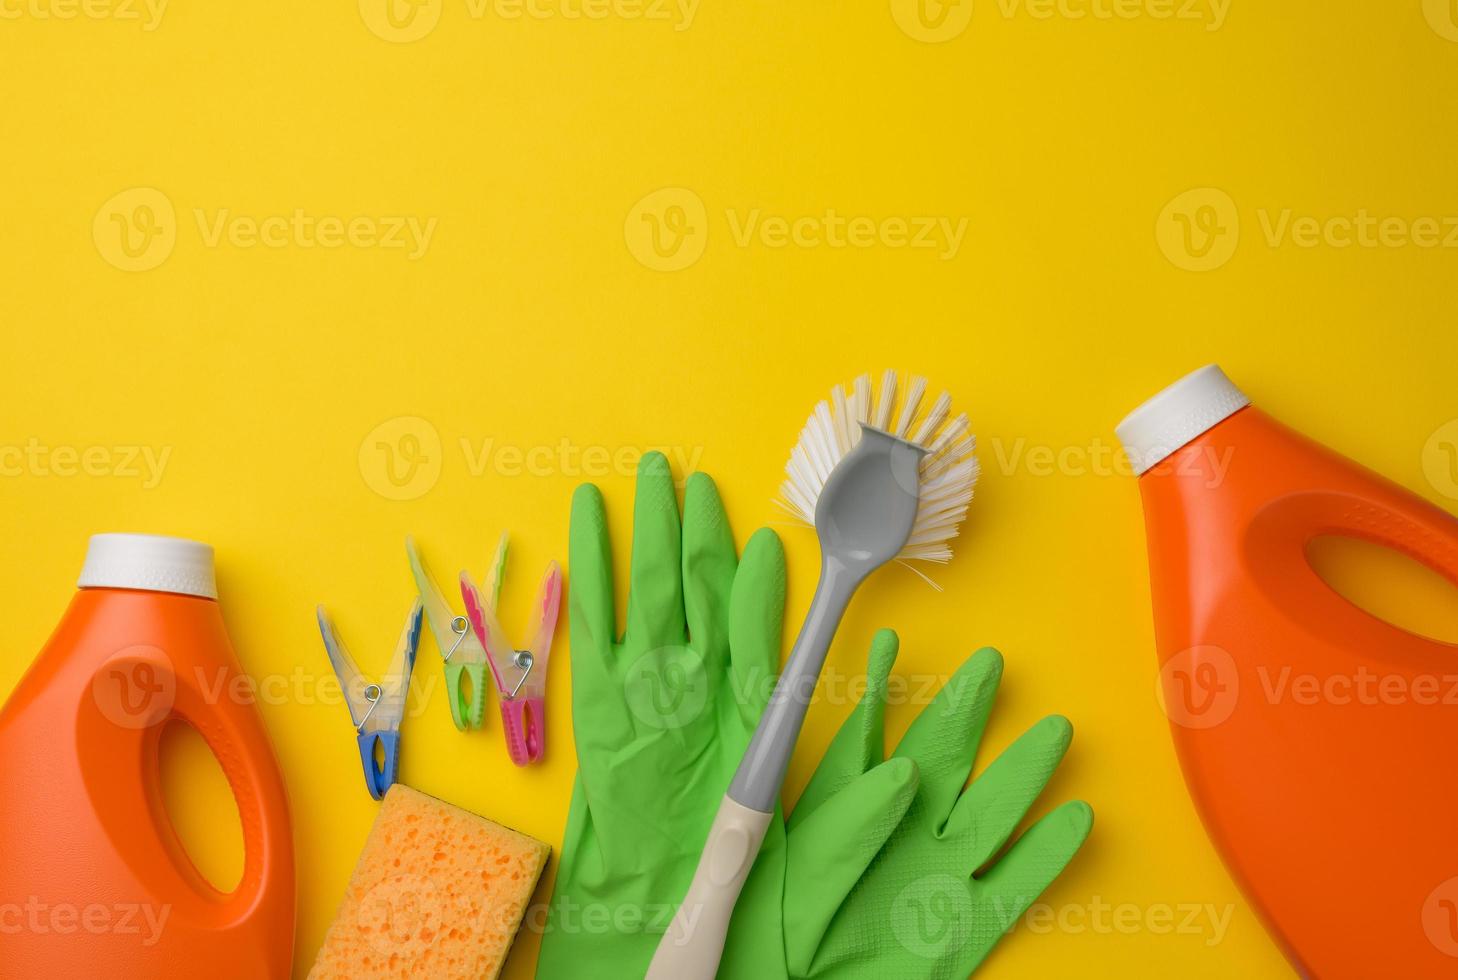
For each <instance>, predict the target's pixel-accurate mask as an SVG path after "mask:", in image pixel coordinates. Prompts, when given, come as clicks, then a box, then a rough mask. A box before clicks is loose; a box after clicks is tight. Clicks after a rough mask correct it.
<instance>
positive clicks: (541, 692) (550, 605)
mask: <svg viewBox="0 0 1458 980" xmlns="http://www.w3.org/2000/svg"><path fill="white" fill-rule="evenodd" d="M506 546H507V535H506V534H505V533H503V534H502V535H501V543H500V544H498V545H497V547H496V560H495V561H494V562H492V564H491V571H490V573H489V574H488V575H487V579H486V589H485V590H486V598H485V599H483V598H482V596H481V593H480V592H479V591H478V590H477V589H476V586H475V585H474V584H473V583H472V582H471V577H470V576H469V575H467V574H466V573H465V572H462V573H461V597H462V598H463V599H465V601H466V616H467V617H468V618H469V619H470V621H471V630H472V632H473V633H475V635H476V638H477V639H478V640H479V641H480V643H481V645H482V646H483V647H484V648H485V650H486V659H487V662H488V663H490V664H491V677H492V680H494V681H495V682H496V690H497V692H498V693H499V694H500V695H501V721H502V725H503V727H504V728H505V731H506V747H507V750H508V751H509V752H510V753H511V761H512V762H515V763H516V764H517V765H519V766H525V765H528V764H530V763H533V762H538V761H540V760H541V758H542V754H543V752H544V751H545V750H546V746H547V727H546V693H547V657H548V656H550V654H551V652H552V635H553V633H554V632H555V631H556V628H557V612H558V610H559V608H560V607H561V604H562V570H561V569H560V568H558V567H557V563H556V562H552V563H550V564H549V565H548V566H547V574H546V577H545V578H543V579H542V588H541V591H540V592H539V593H538V595H537V603H536V606H535V607H534V608H535V623H534V624H533V626H532V633H531V636H532V641H531V645H530V646H528V647H526V648H525V649H518V648H517V647H515V646H513V645H512V644H510V643H508V642H507V640H506V633H505V632H504V631H503V630H502V628H501V624H500V623H499V622H497V620H496V603H497V599H498V598H499V597H500V595H501V578H502V575H503V574H504V573H505V570H506Z"/></svg>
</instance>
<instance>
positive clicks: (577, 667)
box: [537, 453, 915, 980]
mask: <svg viewBox="0 0 1458 980" xmlns="http://www.w3.org/2000/svg"><path fill="white" fill-rule="evenodd" d="M568 558H569V563H570V564H569V574H570V576H571V587H570V589H569V604H568V611H569V612H568V614H569V630H570V638H571V661H572V724H573V736H574V740H575V742H576V745H577V764H578V772H577V780H576V783H575V785H574V787H573V793H572V806H571V809H570V811H569V813H568V817H567V829H566V833H565V835H564V839H563V842H562V859H561V864H560V866H559V869H558V873H557V884H556V891H555V893H554V894H553V897H552V902H551V906H550V908H549V914H548V925H547V931H546V934H545V935H544V936H543V939H542V951H541V955H540V958H539V959H538V965H537V976H538V977H539V978H542V980H558V978H577V977H583V976H597V977H611V978H615V980H616V978H636V977H641V976H642V975H643V974H644V973H645V972H646V971H647V969H648V963H649V961H650V960H651V959H652V958H653V952H654V950H655V949H656V948H657V946H658V942H659V939H660V938H661V937H662V934H663V932H664V930H665V929H666V928H667V927H668V923H669V921H670V920H671V918H672V916H673V913H674V911H675V909H676V907H677V904H678V902H679V901H680V900H681V899H682V898H683V895H684V893H685V892H686V891H687V890H688V884H689V881H690V880H691V879H692V878H693V873H694V868H695V866H696V865H697V863H698V859H699V853H700V851H701V850H702V848H703V845H704V840H705V838H706V837H707V836H708V832H709V826H710V824H712V823H713V819H714V814H715V813H716V812H717V810H718V808H719V803H720V801H721V799H722V797H723V795H724V791H725V790H726V789H727V788H728V786H729V782H730V780H731V778H732V777H733V775H734V770H735V769H736V768H737V767H738V765H739V760H740V757H741V756H742V755H743V754H744V749H745V747H746V746H747V745H748V744H749V736H750V734H751V733H752V732H753V730H754V726H755V724H756V723H757V722H758V720H759V715H760V712H761V711H763V709H764V705H765V702H766V701H767V700H768V698H769V695H770V692H771V690H772V689H773V682H774V678H775V676H776V673H777V672H778V669H779V660H780V643H781V626H782V620H783V616H784V596H785V559H784V551H783V549H782V548H781V546H780V541H779V538H778V537H776V536H775V534H774V533H773V532H772V531H769V530H767V529H761V530H759V531H757V532H756V533H755V534H754V535H753V537H751V538H750V540H749V543H748V545H747V546H746V547H745V549H744V556H743V560H742V561H741V560H738V559H737V558H736V556H735V552H734V538H733V535H732V534H731V533H730V530H729V524H728V520H727V519H726V517H725V515H724V508H723V505H722V503H721V502H720V500H719V494H718V490H717V489H716V488H715V486H714V483H713V481H712V480H711V479H709V477H708V476H706V475H704V474H701V473H696V474H694V475H693V476H692V477H690V478H689V481H688V485H687V488H686V490H685V493H684V507H683V519H682V522H680V519H679V512H678V503H677V499H676V497H675V493H674V483H673V476H672V474H671V472H670V470H669V467H668V462H667V460H666V459H665V458H664V457H663V456H662V455H661V454H658V453H650V454H648V455H646V456H645V457H644V458H643V461H642V463H641V464H640V465H639V468H638V487H637V494H636V499H635V503H634V514H633V554H632V559H631V565H630V568H631V571H630V582H629V590H628V614H627V629H626V631H625V632H624V633H623V634H622V636H621V637H619V636H618V634H617V632H616V630H615V616H614V611H613V577H612V554H611V548H610V543H609V539H608V532H607V515H606V513H605V511H604V507H603V500H602V495H601V494H600V493H599V492H598V490H597V488H596V487H594V486H591V485H584V486H582V487H579V488H578V490H577V493H576V495H575V496H574V497H573V500H572V524H571V530H570V533H569V543H568ZM914 782H915V775H914V768H913V767H912V766H911V765H910V764H909V763H905V764H900V765H897V766H888V767H886V768H885V769H884V770H882V771H880V772H877V773H874V774H869V775H867V776H866V777H865V778H862V779H850V780H847V783H846V791H845V792H842V793H838V794H832V795H831V797H830V798H827V799H826V801H825V805H824V806H823V807H822V811H823V812H822V813H821V815H820V817H819V819H818V820H817V821H815V823H814V824H813V825H812V826H811V830H812V831H814V832H818V833H821V834H822V835H823V836H824V839H825V840H826V841H827V843H828V844H829V845H830V846H832V847H834V848H835V849H836V851H837V852H838V856H839V863H838V865H837V867H836V868H829V869H820V871H819V873H820V874H822V875H823V876H824V878H825V879H826V880H827V882H830V881H837V882H839V885H838V890H839V892H840V894H841V895H842V896H843V895H844V894H845V893H846V892H847V891H848V890H849V889H850V888H851V887H852V886H853V885H854V884H855V882H856V881H857V880H858V879H859V877H860V875H861V872H862V871H863V870H864V868H865V866H866V864H867V863H869V861H870V860H871V859H872V858H873V857H874V855H875V853H876V851H877V850H879V849H880V847H881V845H882V843H883V842H884V841H885V839H886V835H887V834H888V833H889V832H890V831H891V829H892V827H894V825H895V820H894V818H893V819H891V820H890V822H889V823H888V814H889V813H894V814H896V816H898V817H899V815H900V813H902V812H904V811H905V808H906V806H907V805H908V804H909V803H910V799H911V792H912V790H913V788H914ZM784 864H785V832H784V826H783V823H782V821H780V820H775V821H774V822H773V823H772V824H771V828H770V832H769V834H768V835H767V836H766V838H765V842H764V844H763V846H762V847H761V849H760V853H759V857H758V860H757V861H756V864H755V866H754V869H753V871H752V872H751V874H750V877H749V880H748V881H747V882H746V885H745V889H744V892H743V894H742V895H741V897H740V900H739V904H738V906H737V907H736V909H735V913H734V920H733V923H732V925H731V935H730V941H729V943H728V946H727V948H726V953H725V957H724V961H723V963H722V965H721V967H720V972H719V975H720V977H725V978H735V980H740V978H742V980H777V978H784V977H786V976H787V974H786V968H785V961H784V947H783V943H782V942H781V936H782V935H783V929H782V922H781V916H782V908H783V885H784ZM826 888H827V890H828V892H834V891H835V890H836V887H832V886H831V885H829V884H827V885H826Z"/></svg>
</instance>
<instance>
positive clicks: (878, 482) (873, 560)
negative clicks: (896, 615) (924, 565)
mask: <svg viewBox="0 0 1458 980" xmlns="http://www.w3.org/2000/svg"><path fill="white" fill-rule="evenodd" d="M925 455H926V450H925V449H923V448H921V447H920V446H918V445H915V444H913V443H910V442H907V441H906V440H905V439H898V438H896V437H895V436H893V435H889V434H887V433H885V432H882V431H881V430H880V429H877V428H875V427H873V426H869V425H862V426H861V438H860V441H859V442H857V443H856V445H855V447H854V448H852V449H851V451H850V452H849V453H847V454H846V455H845V458H844V459H842V460H841V461H840V462H839V463H837V464H836V466H835V469H833V470H832V471H831V473H830V476H829V477H827V478H826V480H825V486H824V488H822V489H821V491H820V497H819V499H818V500H816V502H815V531H816V534H817V535H818V536H819V538H820V550H821V553H822V554H823V555H824V556H825V557H827V558H830V557H832V556H833V557H834V558H836V559H839V560H840V561H841V562H842V563H844V564H845V565H846V566H847V567H848V568H850V569H855V570H857V571H860V573H861V574H860V576H859V577H864V576H865V575H868V574H870V573H871V571H873V570H874V569H876V568H879V567H880V566H882V565H884V564H885V563H886V562H888V561H890V560H891V559H892V558H895V557H896V556H897V555H898V554H900V553H901V549H902V548H904V547H906V541H907V539H908V538H910V537H911V531H912V528H913V527H915V526H916V511H917V507H918V505H919V503H920V493H919V487H920V472H921V460H922V457H923V456H925Z"/></svg>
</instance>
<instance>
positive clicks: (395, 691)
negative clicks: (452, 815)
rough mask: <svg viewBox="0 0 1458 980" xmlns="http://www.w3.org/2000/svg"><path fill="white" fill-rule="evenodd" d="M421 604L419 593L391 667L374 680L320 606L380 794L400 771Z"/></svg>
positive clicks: (373, 786)
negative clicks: (380, 761) (381, 761)
mask: <svg viewBox="0 0 1458 980" xmlns="http://www.w3.org/2000/svg"><path fill="white" fill-rule="evenodd" d="M421 610H422V607H421V605H420V600H419V599H418V598H417V599H416V600H415V604H414V605H413V606H411V608H410V615H409V617H408V618H406V620H405V629H404V630H403V631H402V632H401V633H400V641H399V643H398V644H397V645H396V647H395V656H394V659H392V660H391V661H390V670H389V673H387V674H386V675H385V676H384V677H382V678H380V680H379V681H378V682H373V681H370V680H369V679H368V678H366V677H365V675H364V673H363V672H362V671H361V670H360V669H359V664H357V663H355V661H354V658H353V657H351V656H350V655H349V650H347V649H346V648H345V646H344V641H343V640H341V639H340V638H339V633H338V631H337V630H335V628H334V623H332V622H331V621H330V619H329V614H328V613H327V612H325V611H324V607H323V606H320V607H319V633H320V635H321V636H323V637H324V649H325V650H326V651H328V653H329V662H330V663H331V664H333V665H334V673H335V674H336V675H337V676H338V677H339V686H340V687H341V688H343V690H344V699H345V701H346V702H347V703H348V704H349V716H350V718H352V719H353V720H354V730H355V734H356V736H357V741H358V742H359V761H360V764H361V765H363V766H364V774H365V786H366V787H367V788H368V789H369V791H370V796H372V797H374V798H375V799H377V800H378V799H381V798H383V797H384V795H385V790H387V789H389V788H390V787H391V786H392V785H394V783H395V777H396V776H397V775H398V773H399V771H400V722H401V720H402V719H404V717H405V699H406V696H407V695H408V694H409V693H410V674H411V672H412V671H413V670H414V669H415V651H416V649H417V648H418V647H419V646H420V622H421ZM376 745H378V746H380V748H381V754H382V755H383V757H384V764H383V765H380V764H377V763H376V762H375V747H376Z"/></svg>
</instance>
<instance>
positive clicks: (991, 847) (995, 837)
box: [941, 715, 1073, 875]
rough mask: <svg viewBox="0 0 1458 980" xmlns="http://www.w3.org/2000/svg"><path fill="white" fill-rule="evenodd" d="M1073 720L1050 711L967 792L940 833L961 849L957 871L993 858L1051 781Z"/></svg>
mask: <svg viewBox="0 0 1458 980" xmlns="http://www.w3.org/2000/svg"><path fill="white" fill-rule="evenodd" d="M1072 738H1073V726H1072V725H1071V724H1070V723H1069V721H1068V719H1067V718H1064V717H1063V716H1062V715H1049V716H1048V717H1047V718H1044V719H1043V720H1042V721H1040V722H1038V723H1037V724H1036V725H1034V726H1033V727H1032V728H1030V729H1028V730H1027V731H1026V732H1024V733H1023V734H1022V735H1021V736H1019V737H1018V740H1017V741H1016V742H1014V743H1013V744H1012V745H1010V746H1008V748H1007V750H1006V751H1004V752H1003V753H1002V755H1000V756H998V757H997V758H996V759H995V760H993V762H992V764H991V765H990V766H988V767H987V768H986V769H985V770H984V771H983V772H982V774H981V775H979V776H978V777H977V778H976V779H975V780H974V781H973V783H972V785H971V786H969V787H968V788H967V789H966V790H965V791H964V792H963V793H962V798H961V799H959V800H958V801H957V805H956V807H955V808H954V809H953V810H952V817H951V819H950V820H948V821H947V826H946V827H945V829H944V830H943V831H942V833H941V838H942V839H943V840H945V841H947V842H949V843H950V844H951V845H952V846H953V847H954V848H955V850H956V853H957V854H958V856H959V857H958V859H959V860H960V861H961V866H960V867H959V868H957V871H958V872H960V873H963V874H969V875H970V874H973V873H975V872H976V871H977V870H978V869H980V868H981V867H982V866H983V865H984V864H986V863H987V862H988V861H989V860H991V859H992V856H993V855H994V854H996V853H997V852H998V850H999V849H1000V848H1001V847H1002V845H1003V844H1005V843H1007V839H1008V838H1009V837H1011V836H1012V832H1013V831H1014V830H1015V829H1017V825H1018V824H1019V823H1021V822H1022V819H1023V817H1025V816H1026V815H1027V813H1028V810H1029V809H1030V808H1031V807H1032V805H1033V802H1034V801H1035V800H1037V798H1038V796H1039V794H1041V793H1042V792H1043V787H1045V786H1047V785H1048V780H1049V778H1050V777H1051V776H1052V775H1053V770H1055V769H1057V768H1058V763H1059V762H1061V761H1062V760H1063V754H1064V753H1065V752H1067V751H1068V743H1069V742H1070V741H1071V740H1072Z"/></svg>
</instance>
